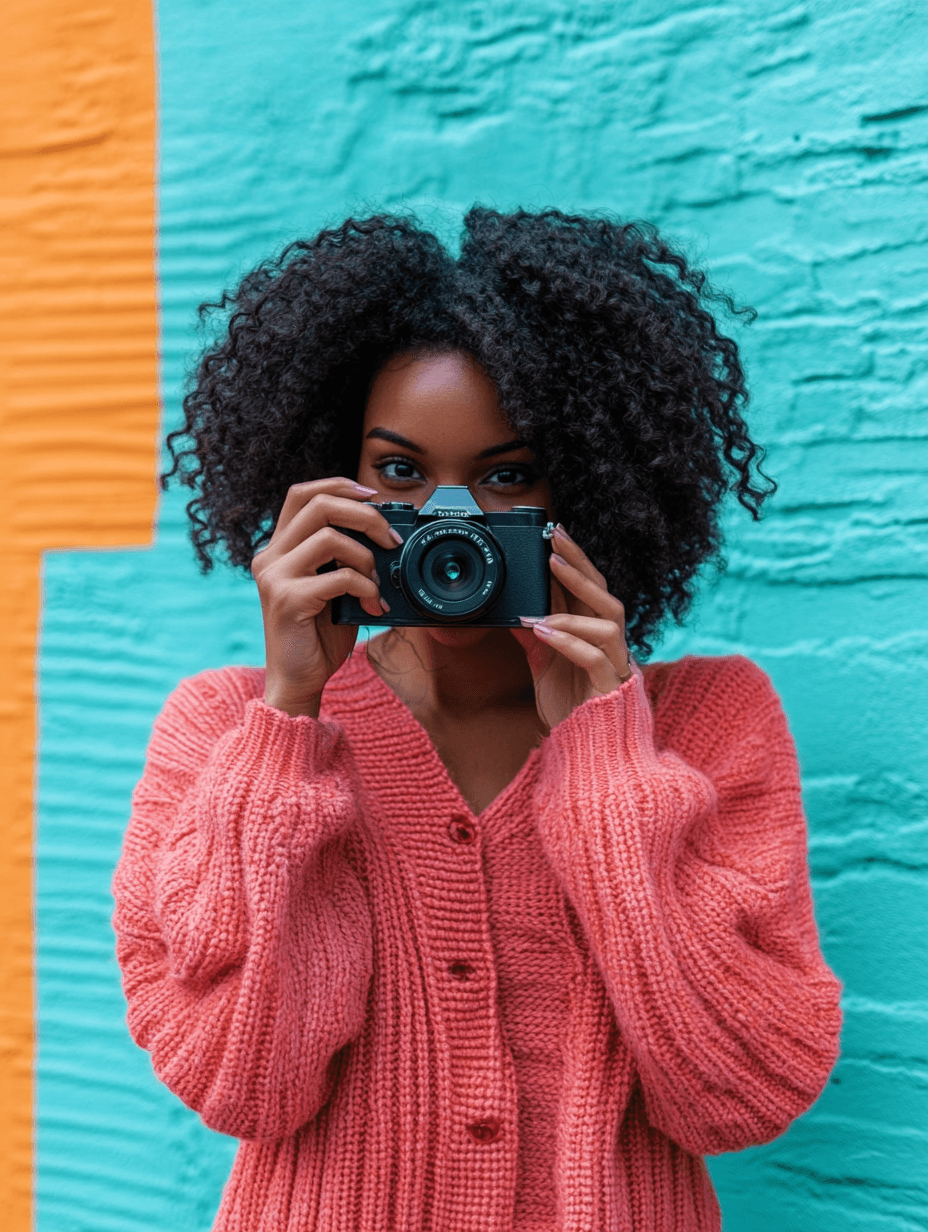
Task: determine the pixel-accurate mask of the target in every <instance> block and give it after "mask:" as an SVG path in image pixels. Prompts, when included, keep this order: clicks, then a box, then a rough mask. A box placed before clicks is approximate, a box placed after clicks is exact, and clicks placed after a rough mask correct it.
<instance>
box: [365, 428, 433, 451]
mask: <svg viewBox="0 0 928 1232" xmlns="http://www.w3.org/2000/svg"><path fill="white" fill-rule="evenodd" d="M372 437H373V438H374V439H375V440H378V441H390V443H391V444H393V445H401V446H402V448H403V449H408V450H409V451H410V453H425V450H424V449H423V448H422V446H421V445H414V444H413V443H412V441H408V440H407V439H406V437H405V436H400V434H399V433H398V432H391V431H390V429H389V428H371V430H370V432H368V434H367V439H368V440H370V439H371V438H372Z"/></svg>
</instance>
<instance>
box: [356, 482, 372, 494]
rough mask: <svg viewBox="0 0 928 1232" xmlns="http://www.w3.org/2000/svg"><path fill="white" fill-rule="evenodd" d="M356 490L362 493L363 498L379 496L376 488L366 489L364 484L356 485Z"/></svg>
mask: <svg viewBox="0 0 928 1232" xmlns="http://www.w3.org/2000/svg"><path fill="white" fill-rule="evenodd" d="M354 490H355V491H356V492H360V493H361V495H362V496H376V495H377V489H376V488H365V486H364V484H363V483H356V484H355V485H354Z"/></svg>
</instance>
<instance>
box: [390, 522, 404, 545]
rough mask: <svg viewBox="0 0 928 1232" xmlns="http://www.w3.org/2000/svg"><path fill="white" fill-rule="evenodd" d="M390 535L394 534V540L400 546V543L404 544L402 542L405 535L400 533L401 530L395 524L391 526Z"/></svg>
mask: <svg viewBox="0 0 928 1232" xmlns="http://www.w3.org/2000/svg"><path fill="white" fill-rule="evenodd" d="M390 535H391V536H392V538H393V542H394V543H395V544H396V545H397V546H400V545H401V544H402V542H403V536H402V535H401V534H400V533H399V531H398V530H397V529H396V527H395V526H391V527H390Z"/></svg>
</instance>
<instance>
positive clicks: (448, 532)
mask: <svg viewBox="0 0 928 1232" xmlns="http://www.w3.org/2000/svg"><path fill="white" fill-rule="evenodd" d="M372 503H373V502H372ZM376 507H377V508H378V509H379V510H380V512H381V513H382V514H383V516H384V517H385V518H386V519H387V521H388V522H389V523H390V525H391V526H392V527H393V528H394V529H395V530H396V531H397V533H398V534H400V535H402V537H403V543H402V546H397V547H396V548H393V549H392V550H391V549H386V548H382V547H380V546H379V545H378V544H376V543H372V542H371V541H370V539H368V537H367V536H366V535H365V534H363V533H362V532H361V531H356V530H349V529H347V527H344V526H339V527H337V529H338V530H339V531H341V533H342V534H343V535H350V537H351V538H352V539H357V540H358V542H359V543H363V544H364V545H365V546H366V547H369V548H370V549H371V551H372V552H373V553H374V561H375V564H376V568H377V573H378V574H379V576H380V593H381V594H382V595H383V597H384V598H385V599H386V601H387V602H388V603H389V604H390V611H389V612H385V613H384V614H383V615H382V616H379V617H378V616H371V615H370V614H369V613H368V612H365V611H364V609H363V608H362V607H361V605H360V603H359V602H358V600H357V599H356V598H355V597H354V596H353V595H339V596H338V597H337V598H335V599H333V600H332V621H333V623H334V624H337V625H377V626H380V625H384V626H394V625H437V624H470V625H480V626H489V627H492V628H499V627H507V628H508V627H515V626H517V625H518V624H519V617H520V616H547V615H548V614H549V613H550V611H551V582H550V577H549V568H548V557H549V556H550V555H551V543H550V540H551V536H552V534H553V533H554V526H553V524H552V523H551V522H549V521H548V515H547V513H546V512H545V510H544V509H539V508H536V507H535V506H533V505H531V506H530V505H520V506H517V507H516V508H515V509H507V510H505V511H504V512H499V513H484V512H483V510H482V509H481V508H480V506H479V505H478V504H477V502H476V501H475V500H474V498H473V497H472V496H471V494H470V491H469V489H467V488H456V487H439V488H436V489H435V491H434V492H433V494H432V497H431V499H430V500H429V501H428V502H427V504H426V505H425V506H424V507H423V508H422V509H417V508H416V507H415V505H409V504H406V503H404V502H403V501H388V502H387V503H386V504H383V505H377V506H376ZM330 567H332V568H334V565H332V566H330Z"/></svg>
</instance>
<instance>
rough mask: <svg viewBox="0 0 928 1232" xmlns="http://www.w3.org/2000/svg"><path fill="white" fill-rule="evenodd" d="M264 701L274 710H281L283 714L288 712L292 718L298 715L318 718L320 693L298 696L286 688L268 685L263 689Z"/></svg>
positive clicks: (320, 701)
mask: <svg viewBox="0 0 928 1232" xmlns="http://www.w3.org/2000/svg"><path fill="white" fill-rule="evenodd" d="M264 702H265V705H267V706H273V707H274V709H275V710H282V711H283V712H284V714H289V715H290V717H291V718H293V719H296V718H299V717H300V716H305V717H306V718H310V719H318V718H319V709H320V706H321V704H322V694H321V693H315V694H313V695H311V696H310V697H305V696H303V697H300V696H298V695H296V694H293V693H288V691H287V690H286V689H279V688H274V687H269V688H267V689H265V691H264Z"/></svg>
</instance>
